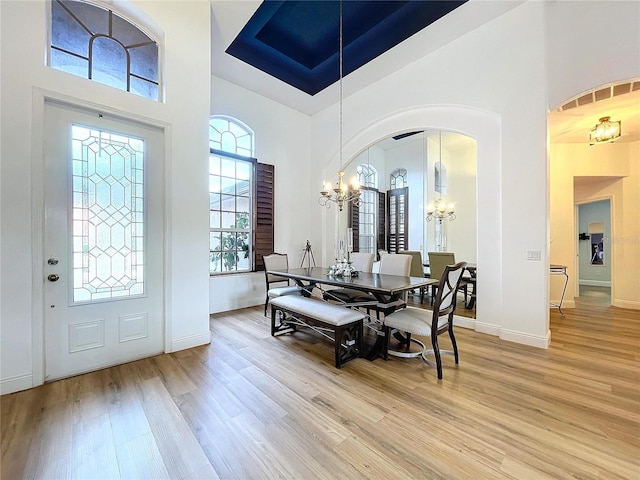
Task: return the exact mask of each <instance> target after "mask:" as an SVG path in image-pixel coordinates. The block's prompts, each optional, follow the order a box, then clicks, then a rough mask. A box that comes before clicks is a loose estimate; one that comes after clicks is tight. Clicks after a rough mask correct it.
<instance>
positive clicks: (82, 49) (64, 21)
mask: <svg viewBox="0 0 640 480" xmlns="http://www.w3.org/2000/svg"><path fill="white" fill-rule="evenodd" d="M70 3H73V2H70ZM104 13H106V12H104ZM90 38H91V35H90V34H89V32H88V31H87V30H85V29H84V28H83V27H82V25H81V24H79V23H78V22H77V20H76V19H75V18H73V16H71V14H70V13H69V12H68V11H67V10H66V9H65V8H63V7H62V5H61V4H60V3H59V2H55V1H54V2H52V3H51V45H53V46H55V47H58V48H60V49H62V50H66V51H67V52H71V53H75V54H76V55H81V56H83V57H85V58H88V57H89V39H90Z"/></svg>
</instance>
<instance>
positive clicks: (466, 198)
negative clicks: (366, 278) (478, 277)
mask: <svg viewBox="0 0 640 480" xmlns="http://www.w3.org/2000/svg"><path fill="white" fill-rule="evenodd" d="M344 171H345V179H347V181H349V182H351V179H352V178H353V177H356V178H357V179H358V181H359V184H360V191H361V205H360V207H359V208H357V209H354V208H353V207H352V206H349V208H345V209H344V210H343V211H342V212H340V214H339V219H338V232H346V231H347V228H353V232H354V233H353V237H354V250H355V251H366V252H371V253H377V252H378V251H379V250H385V251H389V252H391V253H393V252H397V251H400V250H416V251H420V252H421V253H422V257H423V260H424V261H425V263H426V262H427V261H428V260H427V259H428V252H429V251H448V252H454V253H455V258H456V261H461V260H464V261H467V262H468V263H470V264H474V265H475V263H476V259H477V253H476V252H477V206H476V141H475V139H473V138H471V137H468V136H466V135H462V134H460V133H457V132H450V131H440V130H435V129H428V130H419V131H412V132H406V133H402V134H399V135H396V136H393V137H388V138H384V139H381V140H380V141H378V142H376V143H375V144H373V145H371V146H370V147H368V148H367V149H365V150H363V151H362V152H360V154H358V155H357V156H356V157H354V158H352V159H351V160H350V161H349V162H348V163H347V164H346V165H345V167H344ZM439 207H440V208H444V210H446V211H445V212H441V213H442V218H437V217H438V208H439ZM354 210H355V211H354ZM429 210H432V215H431V219H430V220H427V216H428V215H427V213H428V211H429ZM449 212H451V215H449ZM427 271H428V269H427Z"/></svg>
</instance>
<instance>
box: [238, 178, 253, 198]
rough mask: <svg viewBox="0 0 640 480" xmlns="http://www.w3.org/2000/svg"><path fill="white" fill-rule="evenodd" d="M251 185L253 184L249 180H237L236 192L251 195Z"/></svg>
mask: <svg viewBox="0 0 640 480" xmlns="http://www.w3.org/2000/svg"><path fill="white" fill-rule="evenodd" d="M250 186H251V184H250V183H249V182H244V181H238V182H236V194H237V195H245V196H249V195H251V192H250V191H249V187H250Z"/></svg>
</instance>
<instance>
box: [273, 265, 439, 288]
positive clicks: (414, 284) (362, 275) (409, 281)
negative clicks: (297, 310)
mask: <svg viewBox="0 0 640 480" xmlns="http://www.w3.org/2000/svg"><path fill="white" fill-rule="evenodd" d="M328 271H329V269H328V268H327V267H309V268H289V269H288V270H267V273H271V274H274V275H279V276H281V277H286V278H290V279H292V280H295V281H297V282H300V281H304V282H309V283H313V284H315V283H322V284H324V285H332V286H335V287H343V288H353V289H354V290H362V291H363V292H371V293H380V294H385V295H397V294H399V293H402V292H405V291H408V290H413V289H414V288H420V287H425V286H428V285H434V284H437V283H438V279H433V278H421V277H403V276H400V275H387V274H382V273H366V272H358V276H357V277H346V278H345V277H336V276H333V275H329V273H328Z"/></svg>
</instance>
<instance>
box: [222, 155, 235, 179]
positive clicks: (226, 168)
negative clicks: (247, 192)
mask: <svg viewBox="0 0 640 480" xmlns="http://www.w3.org/2000/svg"><path fill="white" fill-rule="evenodd" d="M221 167H222V169H221V174H222V176H224V177H233V178H235V176H236V162H235V160H229V159H226V158H223V159H222V162H221ZM233 183H234V185H235V181H234V182H233Z"/></svg>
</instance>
